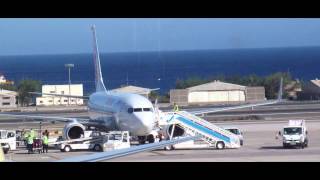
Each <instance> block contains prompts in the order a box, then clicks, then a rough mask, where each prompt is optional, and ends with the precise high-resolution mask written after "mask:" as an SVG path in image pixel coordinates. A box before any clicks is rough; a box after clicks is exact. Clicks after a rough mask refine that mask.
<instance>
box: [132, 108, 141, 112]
mask: <svg viewBox="0 0 320 180" xmlns="http://www.w3.org/2000/svg"><path fill="white" fill-rule="evenodd" d="M133 111H134V112H141V111H142V108H134V109H133Z"/></svg>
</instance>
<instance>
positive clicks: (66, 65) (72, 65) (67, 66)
mask: <svg viewBox="0 0 320 180" xmlns="http://www.w3.org/2000/svg"><path fill="white" fill-rule="evenodd" d="M64 67H66V68H68V69H69V96H70V95H71V90H70V86H71V78H70V69H71V68H73V67H74V64H65V65H64ZM68 105H70V97H68Z"/></svg>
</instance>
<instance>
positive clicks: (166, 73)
mask: <svg viewBox="0 0 320 180" xmlns="http://www.w3.org/2000/svg"><path fill="white" fill-rule="evenodd" d="M92 59H93V55H92V54H67V55H26V56H0V72H1V73H2V74H4V75H5V76H6V78H7V79H9V80H14V81H15V82H16V83H17V82H18V81H19V80H21V79H27V78H29V79H36V80H40V81H41V82H42V84H61V83H63V84H66V83H68V71H67V69H66V68H65V67H64V64H67V63H73V64H74V65H75V67H74V68H72V70H71V82H72V83H83V85H84V93H85V94H90V93H92V92H93V91H94V67H93V60H92ZM100 59H101V66H102V74H103V77H104V81H105V85H106V86H107V88H108V89H113V88H118V87H120V86H121V85H126V84H129V85H135V86H141V87H147V88H160V93H162V94H163V93H166V92H168V90H170V89H172V88H174V87H175V83H176V80H177V79H185V78H188V77H193V76H198V77H210V76H214V75H218V74H223V75H225V76H229V75H249V74H257V75H261V76H265V75H269V74H271V73H274V72H278V71H282V72H287V71H289V72H290V73H291V74H292V76H293V77H294V78H298V79H302V80H310V79H314V78H320V74H319V67H318V62H320V47H294V48H263V49H228V50H194V51H166V52H163V51H161V52H130V53H101V55H100Z"/></svg>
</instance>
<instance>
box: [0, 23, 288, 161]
mask: <svg viewBox="0 0 320 180" xmlns="http://www.w3.org/2000/svg"><path fill="white" fill-rule="evenodd" d="M91 30H92V35H93V51H94V52H93V54H94V58H93V61H94V68H95V87H96V92H94V93H93V94H91V95H90V96H74V95H61V94H53V93H40V92H31V93H32V94H42V95H50V96H60V97H68V98H83V99H88V112H89V119H82V118H67V117H54V116H37V115H22V114H3V113H0V117H13V118H27V119H37V120H39V119H42V120H49V121H61V122H66V125H65V127H64V130H63V131H64V132H63V134H64V137H65V139H78V138H81V135H83V134H84V131H85V130H86V127H94V128H97V129H99V130H102V131H113V130H120V131H129V132H130V135H131V136H136V137H138V139H139V143H140V144H144V143H145V142H146V141H148V142H149V144H144V145H139V146H137V147H133V148H129V149H125V150H118V151H114V152H112V153H113V154H112V153H111V154H112V157H114V156H115V155H114V154H120V155H117V156H121V155H128V154H132V153H137V152H141V151H144V150H152V149H156V148H159V147H160V146H161V147H165V146H167V145H171V144H175V143H179V142H184V141H187V140H191V139H196V138H198V137H196V136H193V137H184V138H180V139H178V140H177V139H171V140H166V141H163V142H160V143H154V141H155V136H156V135H157V131H158V130H159V127H158V126H157V117H156V116H157V112H159V109H158V107H157V103H155V107H154V106H153V104H152V103H151V101H150V100H149V99H147V98H146V97H144V96H141V95H138V94H134V93H121V92H113V91H110V90H107V89H106V86H105V84H104V81H103V77H102V73H101V65H100V57H99V49H98V42H97V37H96V29H95V26H94V25H93V26H92V27H91ZM281 98H282V78H281V82H280V88H279V93H278V99H277V100H272V101H266V102H262V103H257V104H247V105H240V106H233V107H226V108H207V109H202V110H197V111H195V112H190V113H192V114H194V115H203V114H207V113H214V112H220V111H227V110H233V109H241V108H248V107H255V106H262V105H271V104H276V103H278V102H280V100H281ZM177 136H178V135H177ZM104 155H105V156H104ZM92 156H93V157H95V158H94V159H97V158H96V157H97V156H94V155H92ZM99 157H100V158H98V159H99V160H101V159H103V158H107V157H111V155H110V153H109V152H108V153H107V154H104V153H102V154H101V153H100V154H99ZM90 158H91V156H90V157H89V158H88V157H87V158H80V159H77V158H75V159H70V161H82V160H83V161H90ZM94 159H92V160H94Z"/></svg>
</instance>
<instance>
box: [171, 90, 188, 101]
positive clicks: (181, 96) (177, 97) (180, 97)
mask: <svg viewBox="0 0 320 180" xmlns="http://www.w3.org/2000/svg"><path fill="white" fill-rule="evenodd" d="M173 103H176V104H178V105H187V104H188V90H187V89H171V90H170V104H173Z"/></svg>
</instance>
